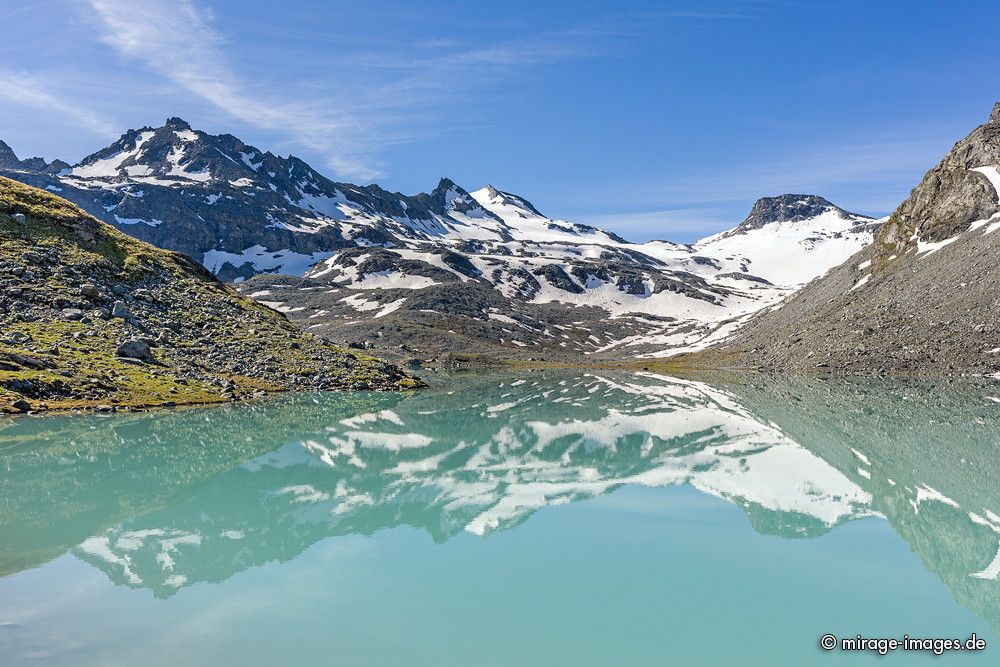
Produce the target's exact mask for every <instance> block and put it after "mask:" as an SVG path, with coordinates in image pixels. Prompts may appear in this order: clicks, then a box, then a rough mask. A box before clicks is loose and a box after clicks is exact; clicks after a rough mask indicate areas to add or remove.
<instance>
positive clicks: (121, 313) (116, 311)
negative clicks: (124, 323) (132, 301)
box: [111, 301, 132, 319]
mask: <svg viewBox="0 0 1000 667" xmlns="http://www.w3.org/2000/svg"><path fill="white" fill-rule="evenodd" d="M131 316H132V313H131V312H130V311H129V309H128V306H126V305H125V302H124V301H115V302H114V304H113V305H112V306H111V317H120V318H122V319H128V318H129V317H131Z"/></svg>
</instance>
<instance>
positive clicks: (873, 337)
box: [699, 102, 1000, 375]
mask: <svg viewBox="0 0 1000 667" xmlns="http://www.w3.org/2000/svg"><path fill="white" fill-rule="evenodd" d="M998 168H1000V102H998V103H997V104H996V106H994V108H993V111H992V113H991V115H990V117H989V118H988V119H987V121H986V122H985V123H983V124H982V125H980V126H978V127H977V128H975V129H974V130H973V131H972V132H970V133H969V135H968V136H966V137H965V138H963V139H962V140H961V141H959V142H958V143H956V144H955V146H954V147H953V148H952V150H951V151H950V152H949V153H948V154H947V155H946V156H944V158H943V159H942V160H941V161H940V163H938V164H937V165H936V166H935V167H934V168H932V169H931V170H930V171H928V172H927V174H926V175H925V176H924V177H923V179H922V180H921V182H920V183H919V184H918V185H917V186H916V187H915V188H914V189H913V191H912V192H911V193H910V196H909V197H907V198H906V200H904V201H903V202H902V203H901V204H900V205H899V206H898V207H897V208H896V210H895V211H893V213H892V214H891V215H890V216H889V217H888V218H886V220H885V222H884V224H883V225H882V226H881V227H880V228H879V230H878V232H877V235H876V237H875V241H874V243H872V244H871V245H869V246H866V247H864V248H863V249H862V250H861V251H860V252H859V253H858V254H857V255H854V256H853V257H851V258H850V259H849V261H846V262H844V263H842V264H841V263H838V266H836V268H834V269H833V270H832V271H829V272H828V273H826V274H825V275H823V277H822V278H821V279H819V280H816V281H814V282H812V283H811V284H810V285H808V287H806V288H804V289H803V290H802V291H801V292H799V293H796V294H795V296H794V297H793V298H791V299H788V300H787V301H786V302H785V303H784V305H783V306H782V308H781V310H779V311H777V312H763V313H761V316H760V317H758V318H756V319H755V320H754V321H753V322H752V323H750V324H749V325H748V326H747V327H745V328H743V329H741V331H740V332H739V333H738V334H737V335H736V336H735V337H733V338H732V339H731V340H729V341H727V344H726V349H724V350H721V351H720V354H722V355H724V356H725V358H726V359H728V360H729V361H730V362H734V361H736V362H737V363H739V364H741V365H747V366H755V367H756V366H762V367H769V368H785V369H788V368H792V369H795V368H798V369H807V368H814V367H817V366H819V367H829V368H835V369H842V370H848V371H851V372H862V373H871V372H873V371H881V372H913V371H934V372H944V373H958V372H963V373H976V374H984V375H998V374H1000V307H998V306H1000V299H998V297H997V290H996V285H997V283H998V282H1000V262H998V261H997V256H998V254H1000V233H998V232H997V230H1000V173H998V171H997V170H998ZM714 353H715V352H714V351H712V352H709V353H707V354H714ZM706 362H708V363H711V362H710V361H708V360H706V359H702V360H701V361H700V362H699V363H706Z"/></svg>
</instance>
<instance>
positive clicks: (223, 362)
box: [0, 178, 421, 412]
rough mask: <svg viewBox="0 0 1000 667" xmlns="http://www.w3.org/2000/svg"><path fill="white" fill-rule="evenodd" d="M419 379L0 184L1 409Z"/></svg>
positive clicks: (184, 260) (75, 213)
mask: <svg viewBox="0 0 1000 667" xmlns="http://www.w3.org/2000/svg"><path fill="white" fill-rule="evenodd" d="M126 343H130V344H131V348H132V349H131V350H129V346H128V345H126V346H125V347H123V344H126ZM420 385H421V383H420V381H419V380H416V379H414V378H411V377H409V376H407V375H406V374H405V373H403V372H402V371H400V370H399V369H398V368H396V367H395V366H392V365H390V364H387V363H384V362H381V361H379V360H377V359H374V358H371V357H366V356H363V355H359V354H356V353H353V352H350V351H347V350H344V349H342V348H338V347H336V346H333V345H331V344H329V343H326V342H324V341H322V340H320V339H318V338H315V337H314V336H311V335H310V334H308V333H305V332H303V331H301V330H299V329H298V328H297V327H295V326H294V325H292V324H291V323H290V322H289V321H288V320H287V319H286V318H285V316H284V315H282V314H281V313H278V312H276V311H274V310H271V309H270V308H267V307H266V306H263V305H261V304H259V303H257V302H255V301H253V300H251V299H249V298H247V297H244V296H241V295H240V294H238V293H237V292H236V291H235V290H233V289H232V288H230V287H228V286H226V285H224V284H222V283H220V282H219V281H218V280H216V279H215V278H214V277H213V276H212V275H211V274H209V273H208V272H207V271H205V270H204V269H203V268H202V267H201V266H200V265H198V264H197V263H195V262H194V261H193V260H191V259H189V258H188V257H186V256H184V255H180V254H177V253H173V252H170V251H166V250H161V249H159V248H156V247H154V246H151V245H149V244H146V243H143V242H141V241H138V240H135V239H133V238H131V237H129V236H126V235H125V234H122V233H121V232H118V231H117V230H115V229H114V228H112V227H111V226H109V225H107V224H105V223H103V222H100V221H98V220H96V219H95V218H93V217H91V216H90V215H88V214H87V213H85V212H84V211H83V210H82V209H80V208H78V207H77V206H75V205H73V204H71V203H69V202H67V201H65V200H63V199H60V198H59V197H56V196H54V195H52V194H50V193H48V192H45V191H43V190H39V189H37V188H32V187H30V186H26V185H23V184H21V183H18V182H16V181H12V180H9V179H6V178H0V412H23V411H26V410H42V409H68V408H77V407H81V408H87V407H99V406H105V405H106V406H112V407H115V406H117V407H122V406H131V407H136V406H155V405H171V404H183V403H210V402H218V401H227V400H234V399H239V398H242V397H246V396H251V395H254V394H259V393H260V392H269V391H285V390H291V389H400V388H411V387H416V386H420Z"/></svg>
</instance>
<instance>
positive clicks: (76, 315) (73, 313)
mask: <svg viewBox="0 0 1000 667" xmlns="http://www.w3.org/2000/svg"><path fill="white" fill-rule="evenodd" d="M62 316H63V317H64V318H65V319H67V320H79V319H81V318H82V317H83V311H82V310H80V309H79V308H63V309H62Z"/></svg>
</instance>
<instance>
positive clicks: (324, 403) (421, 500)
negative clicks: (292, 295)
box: [0, 371, 1000, 667]
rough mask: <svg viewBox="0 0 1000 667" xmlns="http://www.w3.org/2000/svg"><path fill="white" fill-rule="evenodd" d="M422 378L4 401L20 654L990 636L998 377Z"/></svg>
mask: <svg viewBox="0 0 1000 667" xmlns="http://www.w3.org/2000/svg"><path fill="white" fill-rule="evenodd" d="M428 379H429V380H430V381H431V384H432V387H431V388H430V389H428V390H425V391H421V392H417V393H413V394H410V395H394V394H374V393H372V394H312V395H287V396H282V397H278V398H274V399H270V400H267V401H262V402H259V403H249V404H242V405H232V406H226V407H218V408H191V409H177V410H172V411H162V412H148V413H134V414H118V415H66V416H52V417H26V418H17V419H6V420H0V665H4V666H21V665H73V666H90V665H102V666H104V665H222V666H228V665H240V666H244V667H246V666H257V665H261V666H265V665H267V666H270V665H296V666H309V665H646V664H656V665H825V664H838V665H840V664H882V663H884V662H885V661H889V662H890V663H891V664H900V665H910V664H925V663H926V664H940V663H942V662H945V663H948V664H951V663H962V664H997V663H998V660H1000V648H998V645H997V642H998V641H1000V553H998V551H1000V384H998V383H996V382H987V381H985V380H984V381H981V382H974V381H964V382H957V381H956V382H923V381H917V380H884V381H880V380H865V381H851V380H838V379H823V378H792V379H789V378H773V377H767V376H757V375H754V376H748V377H735V378H734V377H712V378H708V379H705V378H699V379H698V380H697V381H696V380H689V379H677V378H669V377H664V376H657V375H653V374H634V375H633V374H614V373H601V372H582V371H578V372H565V373H562V372H559V373H557V372H531V373H528V374H527V375H523V376H522V377H521V378H520V379H518V378H516V377H514V376H506V375H501V374H468V375H440V376H431V377H430V378H428ZM827 633H830V634H833V635H835V636H837V637H838V638H840V637H855V636H856V635H858V634H861V635H863V636H864V637H866V638H899V639H901V638H902V637H903V635H904V634H907V635H909V636H910V637H920V638H953V639H961V640H963V641H964V640H965V639H966V638H968V637H969V636H971V635H972V634H973V633H975V634H976V635H977V637H979V638H981V639H983V640H985V642H986V649H985V650H984V651H979V652H965V651H948V652H946V653H944V654H943V655H942V656H940V657H938V656H935V655H933V654H932V653H929V652H913V651H911V652H904V651H902V650H901V649H900V650H896V651H893V652H890V653H889V654H888V655H887V656H885V657H882V656H880V655H878V654H877V653H875V652H872V651H860V652H844V651H841V650H834V651H830V652H827V651H824V650H822V649H821V648H820V646H819V640H820V637H821V636H822V635H824V634H827Z"/></svg>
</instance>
